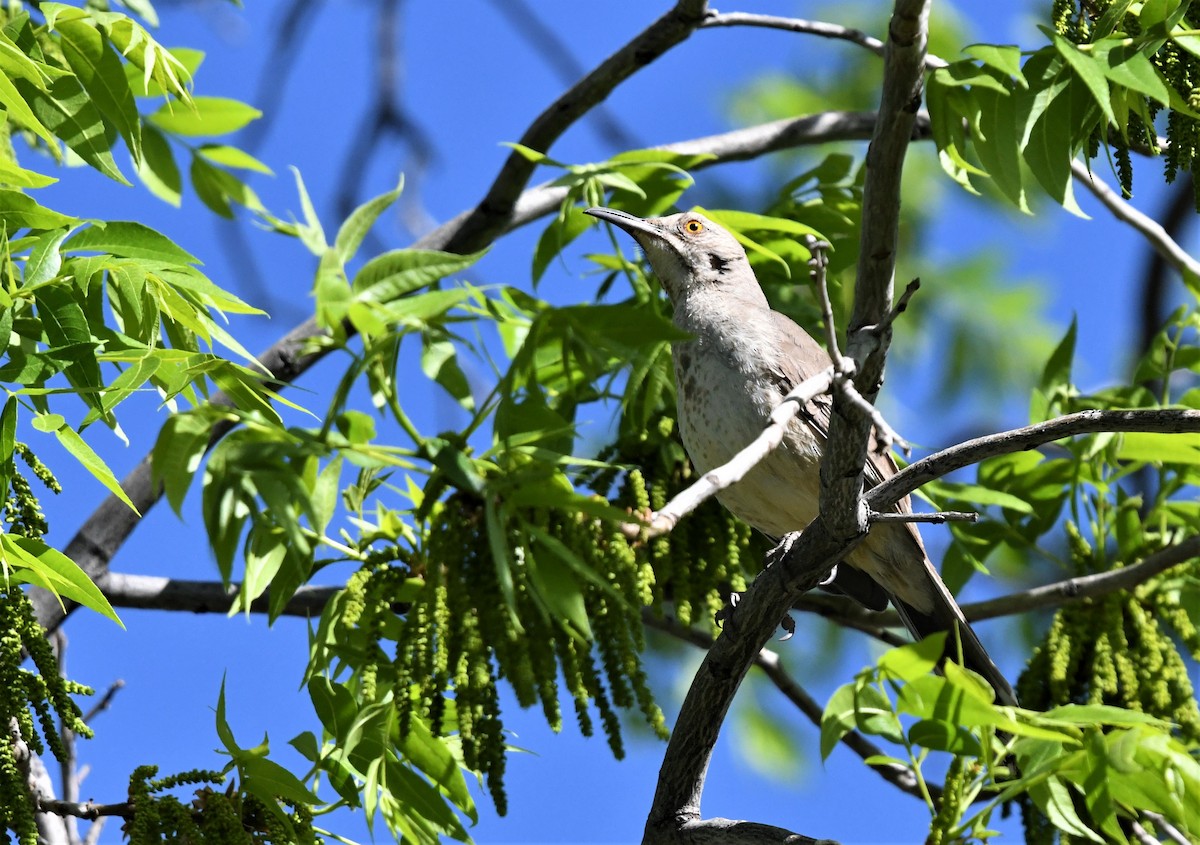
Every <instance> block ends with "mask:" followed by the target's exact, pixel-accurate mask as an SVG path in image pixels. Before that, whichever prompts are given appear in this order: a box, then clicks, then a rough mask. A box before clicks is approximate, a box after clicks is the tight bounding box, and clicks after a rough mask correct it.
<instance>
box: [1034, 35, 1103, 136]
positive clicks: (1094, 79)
mask: <svg viewBox="0 0 1200 845" xmlns="http://www.w3.org/2000/svg"><path fill="white" fill-rule="evenodd" d="M1043 32H1047V33H1048V34H1049V35H1051V36H1052V38H1053V42H1054V49H1055V50H1057V51H1058V54H1059V55H1060V56H1062V57H1063V58H1064V59H1066V61H1067V64H1068V65H1070V66H1071V70H1073V71H1075V73H1076V74H1077V75H1078V76H1079V79H1080V80H1081V81H1082V82H1083V84H1084V85H1086V86H1087V89H1088V91H1089V92H1091V95H1092V99H1093V100H1095V102H1096V105H1098V106H1099V107H1100V109H1101V110H1102V111H1103V112H1104V117H1105V119H1106V120H1107V121H1108V123H1109V124H1115V123H1116V122H1117V117H1116V115H1115V114H1113V110H1112V100H1111V97H1110V95H1109V91H1108V80H1107V79H1106V78H1105V76H1104V70H1103V69H1102V68H1101V67H1100V65H1099V63H1098V62H1097V60H1096V58H1095V56H1093V55H1092V54H1090V53H1084V52H1083V51H1081V50H1080V49H1079V47H1077V46H1076V45H1075V44H1073V43H1072V42H1070V41H1068V40H1067V39H1065V38H1063V37H1062V36H1061V35H1059V34H1058V33H1057V32H1053V31H1050V30H1047V29H1045V28H1043Z"/></svg>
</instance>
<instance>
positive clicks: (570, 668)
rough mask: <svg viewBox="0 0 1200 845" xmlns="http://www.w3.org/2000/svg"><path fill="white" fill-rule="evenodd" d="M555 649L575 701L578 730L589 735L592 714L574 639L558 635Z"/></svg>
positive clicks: (591, 730)
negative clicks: (589, 710)
mask: <svg viewBox="0 0 1200 845" xmlns="http://www.w3.org/2000/svg"><path fill="white" fill-rule="evenodd" d="M554 646H555V651H556V652H557V653H558V661H559V663H560V664H562V673H563V679H564V680H565V681H566V684H567V692H569V693H570V694H571V698H572V699H573V700H574V703H575V719H576V721H577V722H578V724H579V732H580V733H581V734H583V735H584V736H591V735H592V733H593V730H594V729H593V726H592V716H591V713H589V712H588V701H589V700H590V696H589V694H588V689H587V683H586V682H585V680H584V678H583V672H582V670H581V669H580V666H579V658H578V654H577V653H576V650H575V641H574V640H572V639H570V638H567V637H559V638H558V639H556V640H555V641H554Z"/></svg>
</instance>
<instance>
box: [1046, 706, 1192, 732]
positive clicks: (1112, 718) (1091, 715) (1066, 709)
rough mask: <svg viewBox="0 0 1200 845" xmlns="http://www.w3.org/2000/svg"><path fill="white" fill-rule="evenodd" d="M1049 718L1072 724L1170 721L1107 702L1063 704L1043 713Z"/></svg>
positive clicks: (1158, 724)
mask: <svg viewBox="0 0 1200 845" xmlns="http://www.w3.org/2000/svg"><path fill="white" fill-rule="evenodd" d="M1042 715H1043V716H1044V717H1045V718H1047V719H1053V720H1056V721H1060V722H1067V723H1069V724H1072V725H1094V724H1096V723H1099V724H1103V725H1156V726H1159V727H1166V726H1167V725H1168V724H1169V723H1168V722H1165V721H1164V720H1162V719H1158V718H1156V717H1154V716H1151V715H1149V714H1148V713H1140V712H1138V711H1136V710H1126V709H1125V708H1124V707H1113V706H1111V705H1107V704H1063V705H1061V706H1059V707H1054V708H1052V709H1050V710H1047V711H1046V712H1045V713H1043V714H1042Z"/></svg>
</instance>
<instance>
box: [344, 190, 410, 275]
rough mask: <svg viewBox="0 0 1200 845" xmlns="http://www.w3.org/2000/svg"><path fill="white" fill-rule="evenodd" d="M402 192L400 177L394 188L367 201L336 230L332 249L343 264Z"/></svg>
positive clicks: (355, 251)
mask: <svg viewBox="0 0 1200 845" xmlns="http://www.w3.org/2000/svg"><path fill="white" fill-rule="evenodd" d="M403 190H404V177H403V176H401V177H400V181H399V183H397V185H396V187H395V188H393V189H392V190H390V191H388V192H387V193H386V194H380V195H379V196H377V197H374V198H373V199H369V200H367V201H366V202H365V203H363V204H362V205H360V206H359V207H358V208H356V209H354V211H352V212H350V216H349V217H347V218H346V222H345V223H343V224H342V226H341V228H340V229H338V233H337V237H336V238H334V241H333V249H334V251H335V252H336V253H337V256H338V258H339V259H340V260H341V262H342V263H343V264H345V263H346V262H348V261H349V260H350V259H352V258H353V257H354V255H355V253H357V252H358V247H359V246H360V245H361V244H362V241H363V238H365V237H366V235H367V232H369V231H370V230H371V227H372V226H374V225H375V221H376V220H378V219H379V215H381V214H383V212H384V211H386V210H387V209H388V208H389V207H390V206H391V205H392V203H394V202H395V201H396V200H397V199H398V198H399V197H400V193H401V191H403Z"/></svg>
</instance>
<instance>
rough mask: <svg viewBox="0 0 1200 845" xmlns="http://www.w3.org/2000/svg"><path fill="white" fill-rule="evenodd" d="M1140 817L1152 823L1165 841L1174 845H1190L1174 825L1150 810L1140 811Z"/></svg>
mask: <svg viewBox="0 0 1200 845" xmlns="http://www.w3.org/2000/svg"><path fill="white" fill-rule="evenodd" d="M1142 815H1143V816H1144V817H1145V818H1147V819H1148V820H1149V821H1151V822H1153V823H1154V826H1155V827H1156V828H1158V831H1159V832H1160V833H1161V834H1162V835H1163V836H1165V837H1167V839H1169V840H1171V841H1172V842H1174V843H1176V845H1191V843H1190V842H1189V840H1188V838H1187V837H1186V836H1184V835H1183V834H1182V833H1181V832H1180V831H1179V829H1178V828H1177V827H1175V825H1173V824H1171V823H1170V822H1169V821H1167V820H1166V819H1165V818H1163V817H1162V816H1161V815H1159V814H1158V813H1156V812H1154V811H1152V810H1142Z"/></svg>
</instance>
